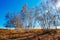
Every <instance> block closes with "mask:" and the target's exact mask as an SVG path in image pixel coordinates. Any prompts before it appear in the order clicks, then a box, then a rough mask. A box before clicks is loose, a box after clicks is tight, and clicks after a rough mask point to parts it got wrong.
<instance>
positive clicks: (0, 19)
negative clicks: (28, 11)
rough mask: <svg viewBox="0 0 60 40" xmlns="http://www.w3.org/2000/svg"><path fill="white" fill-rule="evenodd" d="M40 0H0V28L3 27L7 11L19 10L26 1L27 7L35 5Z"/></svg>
mask: <svg viewBox="0 0 60 40" xmlns="http://www.w3.org/2000/svg"><path fill="white" fill-rule="evenodd" d="M40 2H41V0H0V28H4V24H5V22H6V19H5V15H6V14H7V12H11V13H14V12H20V10H21V9H22V7H23V6H24V5H25V4H26V3H28V7H29V8H31V7H36V6H38V5H39V3H40Z"/></svg>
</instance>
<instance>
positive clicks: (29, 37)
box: [0, 29, 60, 40]
mask: <svg viewBox="0 0 60 40" xmlns="http://www.w3.org/2000/svg"><path fill="white" fill-rule="evenodd" d="M0 40H60V29H58V30H57V33H56V34H54V33H52V32H50V33H43V32H42V30H41V29H34V30H29V31H26V30H7V29H0Z"/></svg>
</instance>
